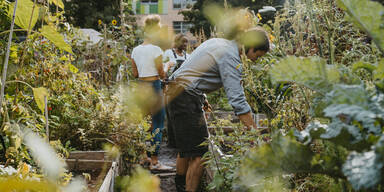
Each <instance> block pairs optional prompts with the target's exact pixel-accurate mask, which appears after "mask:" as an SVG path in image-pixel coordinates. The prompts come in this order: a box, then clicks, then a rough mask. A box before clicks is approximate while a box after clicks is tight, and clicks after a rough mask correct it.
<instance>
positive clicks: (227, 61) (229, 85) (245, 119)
mask: <svg viewBox="0 0 384 192" xmlns="http://www.w3.org/2000/svg"><path fill="white" fill-rule="evenodd" d="M218 67H219V72H220V78H221V81H222V83H223V87H224V90H225V93H226V95H227V97H228V102H229V104H230V105H231V106H232V108H233V110H234V112H235V114H236V115H237V116H239V118H240V121H241V122H242V123H243V124H244V125H245V126H247V127H248V128H250V127H253V128H257V126H256V123H255V122H254V121H253V118H252V112H251V107H250V106H249V104H248V102H247V100H246V97H245V93H244V89H243V86H242V85H241V80H242V78H241V77H242V68H241V61H240V58H238V57H236V55H235V54H232V53H229V52H227V53H226V55H225V56H224V57H222V58H221V59H220V60H219V61H218Z"/></svg>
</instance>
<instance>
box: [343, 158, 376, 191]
mask: <svg viewBox="0 0 384 192" xmlns="http://www.w3.org/2000/svg"><path fill="white" fill-rule="evenodd" d="M382 168H383V162H382V161H381V158H380V155H377V154H376V153H375V152H374V151H368V152H363V153H356V152H352V153H351V154H350V155H349V156H348V159H347V161H346V162H345V164H344V165H343V173H344V175H345V176H346V177H347V179H348V181H349V182H350V183H351V185H352V187H353V188H354V189H356V190H361V189H369V188H373V187H375V186H376V185H377V184H379V183H380V181H381V169H382Z"/></svg>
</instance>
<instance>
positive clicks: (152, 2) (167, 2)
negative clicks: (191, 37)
mask: <svg viewBox="0 0 384 192" xmlns="http://www.w3.org/2000/svg"><path fill="white" fill-rule="evenodd" d="M196 1H197V0H131V4H132V8H133V11H134V13H135V14H136V17H137V23H138V25H139V26H142V25H143V24H144V18H145V16H147V15H149V14H158V15H160V17H161V24H162V25H166V26H168V28H169V30H173V31H174V32H175V33H184V34H186V33H188V32H189V29H190V27H191V24H188V23H186V22H184V19H183V15H181V14H178V13H179V11H180V10H182V9H188V8H191V7H192V6H193V4H194V3H196Z"/></svg>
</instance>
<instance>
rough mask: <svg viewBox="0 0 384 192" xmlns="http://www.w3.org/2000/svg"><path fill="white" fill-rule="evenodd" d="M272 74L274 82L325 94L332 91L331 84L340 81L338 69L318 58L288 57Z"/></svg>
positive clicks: (272, 70) (273, 69) (274, 68)
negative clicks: (291, 83) (296, 85)
mask: <svg viewBox="0 0 384 192" xmlns="http://www.w3.org/2000/svg"><path fill="white" fill-rule="evenodd" d="M270 74H271V77H272V81H274V82H294V83H297V84H300V85H304V86H306V87H308V88H310V89H313V90H315V91H318V92H321V93H324V94H325V93H327V92H328V91H329V90H330V89H332V86H330V83H338V82H339V79H340V74H339V72H338V70H337V69H336V67H335V66H332V65H326V63H325V60H323V59H320V58H318V57H310V58H298V57H293V56H290V57H287V58H285V59H283V60H281V61H280V62H278V63H277V64H276V65H274V66H273V67H272V69H271V70H270Z"/></svg>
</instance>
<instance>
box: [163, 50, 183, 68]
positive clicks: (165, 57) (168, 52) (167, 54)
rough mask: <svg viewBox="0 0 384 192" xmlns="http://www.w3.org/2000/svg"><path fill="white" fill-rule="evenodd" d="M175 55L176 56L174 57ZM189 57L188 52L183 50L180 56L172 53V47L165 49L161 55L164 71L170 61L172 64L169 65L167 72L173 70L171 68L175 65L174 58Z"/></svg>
mask: <svg viewBox="0 0 384 192" xmlns="http://www.w3.org/2000/svg"><path fill="white" fill-rule="evenodd" d="M175 55H176V57H175ZM188 57H189V54H188V53H186V52H184V54H183V55H182V56H180V55H178V54H176V52H175V54H174V53H173V51H172V49H167V50H166V51H165V52H164V55H163V63H164V71H166V69H168V68H169V64H170V63H169V62H172V63H174V65H173V66H172V67H170V69H169V70H168V71H169V72H173V70H174V69H175V67H176V60H183V61H184V60H186V59H187V58H188Z"/></svg>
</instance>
